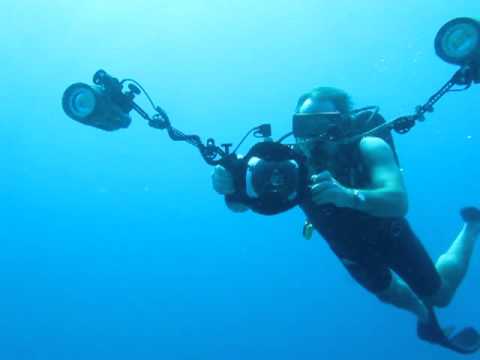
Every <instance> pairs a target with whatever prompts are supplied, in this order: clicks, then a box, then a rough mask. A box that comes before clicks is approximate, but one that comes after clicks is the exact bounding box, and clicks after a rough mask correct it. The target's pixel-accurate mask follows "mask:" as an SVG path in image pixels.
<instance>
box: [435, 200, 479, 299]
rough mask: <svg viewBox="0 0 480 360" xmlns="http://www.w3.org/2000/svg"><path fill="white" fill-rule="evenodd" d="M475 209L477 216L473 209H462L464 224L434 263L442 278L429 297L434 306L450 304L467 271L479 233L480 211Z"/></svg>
mask: <svg viewBox="0 0 480 360" xmlns="http://www.w3.org/2000/svg"><path fill="white" fill-rule="evenodd" d="M465 210H467V211H468V210H470V214H468V213H465ZM476 211H477V213H476V215H477V216H475V209H472V208H470V209H464V210H462V217H463V218H464V220H465V225H464V226H463V228H462V230H461V231H460V234H458V236H457V238H456V239H455V240H454V242H453V243H452V245H451V246H450V248H449V249H448V250H447V252H446V253H445V254H443V255H442V256H440V257H439V259H438V261H437V263H436V264H435V266H436V268H437V270H438V272H439V274H440V277H441V278H442V287H441V288H440V290H439V291H438V292H437V293H436V294H435V295H434V296H433V297H432V299H431V300H432V302H433V305H435V306H438V307H445V306H447V305H448V304H450V302H451V301H452V299H453V297H454V295H455V292H456V290H457V288H458V287H459V286H460V284H461V282H462V280H463V279H464V277H465V274H466V273H467V270H468V265H469V263H470V258H471V256H472V253H473V249H474V247H475V242H476V239H477V238H478V235H479V234H480V211H479V210H476ZM468 215H473V216H468Z"/></svg>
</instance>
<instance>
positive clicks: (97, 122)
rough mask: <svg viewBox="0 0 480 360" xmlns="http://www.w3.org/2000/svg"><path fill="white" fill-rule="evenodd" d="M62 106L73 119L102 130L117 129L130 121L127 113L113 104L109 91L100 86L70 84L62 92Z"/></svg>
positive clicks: (126, 125) (124, 126)
mask: <svg viewBox="0 0 480 360" xmlns="http://www.w3.org/2000/svg"><path fill="white" fill-rule="evenodd" d="M62 106H63V110H64V111H65V113H66V114H67V115H68V116H69V117H70V118H72V119H73V120H75V121H78V122H80V123H82V124H85V125H89V126H93V127H96V128H98V129H102V130H107V131H113V130H118V129H121V128H126V127H128V126H129V125H130V123H131V118H130V116H129V114H128V113H127V112H125V111H123V110H122V109H121V108H120V107H119V106H118V105H117V104H115V102H114V101H112V96H111V94H110V93H109V91H108V90H106V89H105V88H104V87H101V86H90V85H87V84H84V83H76V84H73V85H70V86H69V87H68V88H67V89H66V90H65V92H64V94H63V99H62Z"/></svg>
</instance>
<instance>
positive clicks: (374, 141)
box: [359, 136, 393, 158]
mask: <svg viewBox="0 0 480 360" xmlns="http://www.w3.org/2000/svg"><path fill="white" fill-rule="evenodd" d="M359 148H360V151H361V152H362V154H364V155H365V156H367V157H375V158H378V157H385V156H388V157H390V156H392V155H393V152H392V148H391V147H390V145H388V143H387V142H386V141H385V140H383V139H382V138H379V137H376V136H365V137H364V138H362V139H361V140H360V143H359Z"/></svg>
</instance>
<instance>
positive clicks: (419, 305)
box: [376, 274, 428, 321]
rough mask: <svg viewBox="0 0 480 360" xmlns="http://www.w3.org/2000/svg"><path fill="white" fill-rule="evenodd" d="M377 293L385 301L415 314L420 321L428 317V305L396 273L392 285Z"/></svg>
mask: <svg viewBox="0 0 480 360" xmlns="http://www.w3.org/2000/svg"><path fill="white" fill-rule="evenodd" d="M376 295H377V297H378V298H379V299H380V300H381V301H382V302H384V303H387V304H391V305H393V306H395V307H398V308H400V309H403V310H407V311H409V312H411V313H413V314H415V315H416V316H417V318H418V320H419V321H426V320H427V319H428V309H427V308H426V306H425V305H424V304H423V302H422V301H421V300H420V299H419V298H418V297H417V295H415V293H414V292H413V291H412V290H411V289H410V287H409V286H408V285H407V284H406V283H405V282H404V281H403V280H402V279H400V277H399V276H398V275H396V274H394V275H393V276H392V281H391V283H390V286H389V287H388V288H387V289H386V290H384V291H382V292H379V293H377V294H376Z"/></svg>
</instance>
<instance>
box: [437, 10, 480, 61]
mask: <svg viewBox="0 0 480 360" xmlns="http://www.w3.org/2000/svg"><path fill="white" fill-rule="evenodd" d="M435 52H436V53H437V55H438V56H439V57H440V58H441V59H442V60H444V61H446V62H448V63H450V64H456V65H460V66H464V65H473V64H475V65H478V64H480V22H479V21H477V20H475V19H471V18H466V17H461V18H456V19H453V20H451V21H449V22H448V23H446V24H445V25H443V26H442V27H441V28H440V30H439V31H438V33H437V36H436V37H435Z"/></svg>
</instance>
